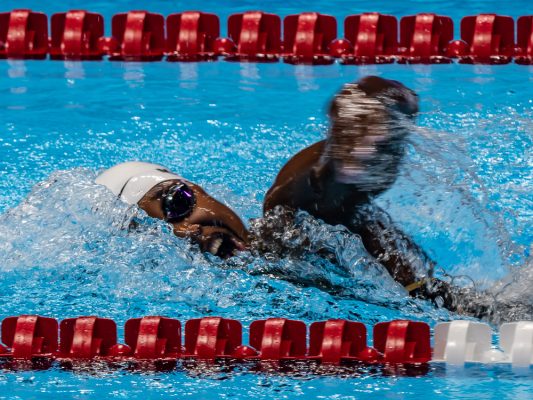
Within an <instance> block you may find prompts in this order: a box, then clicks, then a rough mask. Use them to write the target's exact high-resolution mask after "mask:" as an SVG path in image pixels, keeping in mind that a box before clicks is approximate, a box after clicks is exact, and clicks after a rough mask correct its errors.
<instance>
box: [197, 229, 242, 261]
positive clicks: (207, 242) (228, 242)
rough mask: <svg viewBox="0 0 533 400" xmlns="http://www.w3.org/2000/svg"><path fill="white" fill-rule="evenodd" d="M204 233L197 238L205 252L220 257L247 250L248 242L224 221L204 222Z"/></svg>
mask: <svg viewBox="0 0 533 400" xmlns="http://www.w3.org/2000/svg"><path fill="white" fill-rule="evenodd" d="M201 225H202V233H201V235H199V236H198V237H197V238H196V239H197V241H198V242H199V243H200V248H201V250H202V251H203V252H209V253H211V254H213V255H215V256H218V257H220V258H229V257H232V256H234V255H236V254H237V252H239V251H242V250H246V243H245V242H244V241H243V240H242V239H240V238H239V236H238V235H237V234H236V233H235V232H234V231H233V230H232V229H231V228H229V227H228V226H226V225H225V224H224V223H222V222H219V221H209V222H207V223H206V222H205V221H204V222H203V223H202V224H201Z"/></svg>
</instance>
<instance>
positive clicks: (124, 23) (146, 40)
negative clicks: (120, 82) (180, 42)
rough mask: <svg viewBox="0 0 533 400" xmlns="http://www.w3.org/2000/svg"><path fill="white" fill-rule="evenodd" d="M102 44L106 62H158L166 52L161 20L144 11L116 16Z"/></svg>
mask: <svg viewBox="0 0 533 400" xmlns="http://www.w3.org/2000/svg"><path fill="white" fill-rule="evenodd" d="M111 25H112V33H113V37H112V38H111V39H110V40H109V41H108V42H107V43H106V47H107V48H106V50H107V52H108V53H109V59H110V60H124V61H158V60H161V59H162V58H163V55H164V54H165V50H166V43H165V19H164V17H163V16H162V15H160V14H154V13H150V12H147V11H130V12H128V13H122V14H116V15H114V16H113V19H112V21H111Z"/></svg>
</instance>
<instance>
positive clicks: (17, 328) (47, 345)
mask: <svg viewBox="0 0 533 400" xmlns="http://www.w3.org/2000/svg"><path fill="white" fill-rule="evenodd" d="M57 339H58V324H57V321H56V320H55V319H54V318H46V317H39V316H37V315H21V316H19V317H9V318H6V319H4V320H3V321H2V342H3V343H4V344H5V345H6V346H7V348H8V349H10V350H7V349H5V351H4V353H3V354H2V352H0V357H10V358H13V359H25V360H31V359H32V358H34V357H53V356H54V355H55V354H56V352H57Z"/></svg>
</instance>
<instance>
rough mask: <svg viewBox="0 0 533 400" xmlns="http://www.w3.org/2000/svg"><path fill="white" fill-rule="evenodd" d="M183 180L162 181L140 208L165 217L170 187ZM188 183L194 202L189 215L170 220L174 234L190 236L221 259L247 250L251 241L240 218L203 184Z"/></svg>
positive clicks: (142, 200)
mask: <svg viewBox="0 0 533 400" xmlns="http://www.w3.org/2000/svg"><path fill="white" fill-rule="evenodd" d="M179 183H182V181H180V180H169V181H165V182H161V183H160V184H158V185H156V186H155V187H153V188H152V189H151V190H150V191H149V192H148V193H146V195H145V196H144V197H143V198H142V199H141V200H140V201H139V207H141V208H142V209H143V210H145V211H146V213H147V214H148V215H150V216H151V217H154V218H159V219H162V220H166V219H167V216H166V213H165V208H164V207H165V206H164V199H165V196H167V195H168V192H169V189H171V188H172V187H175V185H176V184H179ZM186 185H187V186H188V187H189V188H190V189H191V190H192V192H193V193H194V197H195V203H194V206H193V208H192V211H191V212H190V213H187V216H186V217H184V218H182V219H178V220H176V221H174V220H173V221H171V222H169V223H170V224H172V226H173V228H174V234H175V235H176V236H179V237H189V238H191V239H192V240H193V241H195V242H196V243H198V244H199V245H200V248H201V249H202V251H207V252H210V253H211V254H214V255H217V256H219V257H222V258H227V257H231V256H232V255H234V254H235V253H236V252H237V251H239V250H244V249H245V248H246V246H247V242H248V232H247V231H246V228H245V227H244V224H243V223H242V221H241V219H240V218H239V217H238V216H237V214H235V213H234V212H233V211H232V210H231V209H230V208H228V207H226V206H225V205H224V204H222V203H220V202H218V201H217V200H215V199H214V198H212V197H211V196H209V195H208V194H207V193H206V192H205V191H204V190H203V189H202V188H201V187H200V186H198V185H195V184H194V183H191V182H188V181H187V182H186Z"/></svg>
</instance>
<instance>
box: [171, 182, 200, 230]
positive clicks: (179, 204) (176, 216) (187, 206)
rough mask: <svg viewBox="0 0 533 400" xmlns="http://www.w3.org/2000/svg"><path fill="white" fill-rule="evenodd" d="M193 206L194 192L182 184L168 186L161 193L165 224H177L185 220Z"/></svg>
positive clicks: (194, 200)
mask: <svg viewBox="0 0 533 400" xmlns="http://www.w3.org/2000/svg"><path fill="white" fill-rule="evenodd" d="M195 205H196V197H195V196H194V192H193V191H192V189H191V188H190V187H189V186H187V185H186V184H185V183H183V182H178V183H176V184H174V185H172V186H170V187H169V188H168V189H167V190H166V191H165V192H164V193H163V212H164V213H165V221H167V222H179V221H182V220H183V219H185V218H187V217H188V216H189V215H191V213H192V210H193V209H194V206H195Z"/></svg>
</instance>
